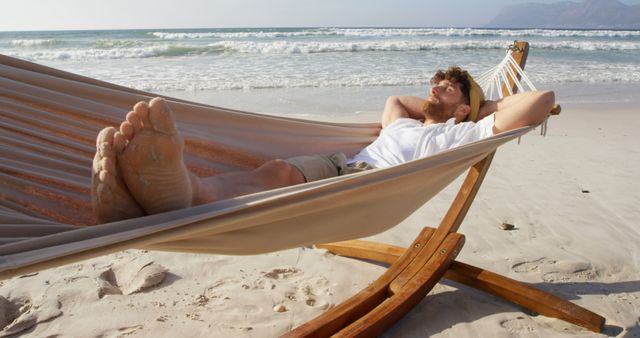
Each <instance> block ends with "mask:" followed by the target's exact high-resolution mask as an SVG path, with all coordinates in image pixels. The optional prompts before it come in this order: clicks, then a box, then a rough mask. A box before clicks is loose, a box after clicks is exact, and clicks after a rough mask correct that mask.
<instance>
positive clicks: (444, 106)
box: [422, 67, 484, 123]
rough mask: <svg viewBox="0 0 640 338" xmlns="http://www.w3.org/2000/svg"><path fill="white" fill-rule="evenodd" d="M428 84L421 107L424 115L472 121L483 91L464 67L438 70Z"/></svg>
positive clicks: (481, 99)
mask: <svg viewBox="0 0 640 338" xmlns="http://www.w3.org/2000/svg"><path fill="white" fill-rule="evenodd" d="M431 86H432V87H431V91H430V92H429V95H428V97H427V99H426V101H425V103H424V105H423V107H422V111H423V113H424V114H425V116H426V117H427V118H429V119H433V120H437V121H442V122H444V121H446V120H448V119H450V118H451V117H455V119H456V123H457V122H461V121H467V120H468V121H475V120H476V118H477V116H478V112H479V111H480V106H481V104H482V102H483V101H484V93H483V92H482V89H481V88H480V86H479V85H478V84H477V83H476V82H475V80H473V78H472V77H471V75H470V74H469V73H468V72H467V71H466V70H463V69H462V68H460V67H449V69H447V70H446V71H443V70H439V71H437V72H436V74H435V75H434V76H433V78H431Z"/></svg>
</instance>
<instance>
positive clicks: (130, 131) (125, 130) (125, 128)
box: [120, 121, 139, 140]
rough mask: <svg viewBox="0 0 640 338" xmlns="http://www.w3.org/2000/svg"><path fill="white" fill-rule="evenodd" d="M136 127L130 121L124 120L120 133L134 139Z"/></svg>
mask: <svg viewBox="0 0 640 338" xmlns="http://www.w3.org/2000/svg"><path fill="white" fill-rule="evenodd" d="M135 129H136V128H135V127H134V126H133V125H132V124H131V123H129V121H124V122H122V123H121V124H120V134H122V135H123V136H124V137H125V138H126V139H127V140H131V139H133V135H134V131H135ZM138 130H139V129H138Z"/></svg>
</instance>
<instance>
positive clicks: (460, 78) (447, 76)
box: [431, 67, 471, 104]
mask: <svg viewBox="0 0 640 338" xmlns="http://www.w3.org/2000/svg"><path fill="white" fill-rule="evenodd" d="M468 75H469V74H468V73H467V71H466V70H464V69H462V68H460V67H449V68H448V69H447V70H446V71H444V70H442V69H440V70H438V71H437V72H436V74H435V75H434V76H433V77H432V78H431V85H432V86H435V85H437V84H438V83H440V81H443V80H449V81H451V82H453V83H459V84H460V87H461V88H460V89H461V90H462V95H464V99H465V102H464V103H465V104H469V102H470V101H471V99H470V97H469V88H471V84H470V83H469V78H468Z"/></svg>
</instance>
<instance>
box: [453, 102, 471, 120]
mask: <svg viewBox="0 0 640 338" xmlns="http://www.w3.org/2000/svg"><path fill="white" fill-rule="evenodd" d="M470 113H471V106H470V105H468V104H461V105H459V106H458V108H456V111H455V112H454V113H453V117H455V118H456V123H459V122H462V121H464V120H466V119H467V116H469V114H470Z"/></svg>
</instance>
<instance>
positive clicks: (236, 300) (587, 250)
mask: <svg viewBox="0 0 640 338" xmlns="http://www.w3.org/2000/svg"><path fill="white" fill-rule="evenodd" d="M577 101H579V100H577ZM561 103H563V102H562V101H561ZM260 104H262V103H260ZM366 108H367V109H368V108H369V107H368V106H367V107H366ZM372 116H373V115H371V114H359V115H356V114H352V115H350V116H348V117H345V116H333V117H331V118H332V119H335V120H342V119H355V120H367V119H371V118H375V117H372ZM639 128H640V111H639V109H638V108H637V105H635V104H633V103H628V102H627V103H625V102H618V103H617V104H611V103H597V102H596V103H590V104H578V103H575V102H567V103H566V104H564V110H563V113H562V114H561V115H560V116H558V117H554V118H553V119H552V121H551V123H550V126H549V132H548V134H547V136H546V137H540V136H539V135H537V134H536V133H535V132H532V133H530V134H528V135H526V136H525V137H523V138H522V142H521V144H520V145H518V144H517V142H511V143H509V144H507V145H505V146H503V147H501V148H500V150H499V151H498V153H497V155H496V157H495V159H494V161H493V165H492V167H491V169H490V171H489V174H488V175H487V178H486V180H485V183H484V184H483V186H482V188H481V190H480V192H479V194H478V196H477V199H476V202H475V203H474V205H473V207H472V208H471V210H470V211H469V214H468V216H467V218H466V220H465V222H464V224H463V226H462V228H461V230H460V232H462V233H463V234H465V235H466V244H465V247H464V248H463V250H462V252H461V254H460V255H459V256H458V260H460V261H462V262H466V263H469V264H472V265H476V266H479V267H482V268H486V269H489V270H491V271H494V272H497V273H500V274H504V275H506V276H508V277H511V278H514V279H517V280H520V281H524V282H527V283H531V284H533V285H534V286H537V287H539V288H541V289H543V290H546V291H550V292H552V293H554V294H556V295H558V296H560V297H562V298H565V299H568V300H571V301H573V302H575V303H577V304H579V305H581V306H584V307H586V308H588V309H590V310H592V311H595V312H597V313H598V314H600V315H602V316H604V317H605V318H606V320H607V322H606V324H607V326H606V328H605V333H606V335H609V336H618V337H638V336H640V325H639V316H640V244H639V243H640V230H639V229H640V228H639V226H638V222H639V220H640V208H639V207H638V205H640V183H639V180H638V177H640V153H639V152H640V151H639V150H638V147H637V139H636V138H637V135H638V129H639ZM457 183H459V182H457ZM456 191H457V186H456V184H454V185H453V186H450V187H448V188H447V189H446V190H445V191H443V192H442V193H441V194H440V195H438V196H437V197H436V198H434V199H433V200H432V201H431V202H429V203H428V204H427V205H425V206H423V207H422V208H421V209H419V210H417V211H416V212H415V213H414V214H413V215H411V216H410V217H409V218H408V219H407V220H405V221H404V222H402V223H401V224H399V225H398V226H396V227H394V228H393V229H391V230H389V231H387V232H384V233H382V234H379V235H377V236H374V237H373V238H372V239H373V240H376V241H381V242H387V243H392V244H396V245H407V244H409V243H410V242H411V241H412V239H413V238H414V237H415V235H416V234H417V233H418V231H419V230H420V229H421V228H422V227H423V226H435V225H437V224H438V222H439V217H440V216H441V215H443V213H444V211H445V210H446V208H447V207H448V205H449V202H450V200H451V199H452V197H453V195H454V194H455V192H456ZM504 222H506V223H510V224H513V225H514V226H515V228H514V229H513V230H509V231H507V230H503V229H501V228H500V225H501V224H502V223H504ZM384 270H385V267H384V266H381V265H375V264H370V263H367V262H362V261H357V260H350V259H345V258H341V257H337V256H334V255H331V254H329V253H327V252H326V251H324V250H317V249H312V248H300V249H293V250H287V251H282V252H275V253H271V254H266V255H259V256H241V257H237V256H217V255H197V254H180V253H167V252H154V251H145V250H134V249H132V250H127V251H123V252H118V253H115V254H112V255H108V256H103V257H99V258H95V259H91V260H87V261H83V262H79V263H77V264H71V265H67V266H62V267H59V268H55V269H49V270H45V271H41V272H39V273H36V274H31V275H26V276H22V277H19V278H14V279H11V280H6V281H1V282H0V327H4V329H3V330H0V336H2V335H7V334H12V333H16V334H17V335H23V336H25V337H125V336H127V337H147V336H149V337H197V336H201V337H272V336H277V335H279V334H282V333H284V332H286V331H287V330H289V329H291V328H293V327H295V326H297V325H299V324H301V323H303V322H305V321H307V320H309V319H311V318H313V317H315V316H317V315H318V314H320V313H322V312H323V311H325V310H327V309H329V308H331V307H332V306H335V305H336V304H338V303H339V302H340V301H342V300H344V299H346V298H347V297H349V296H350V295H352V294H354V293H355V292H357V291H358V290H360V289H362V288H363V287H365V286H366V285H367V284H368V283H370V282H371V281H373V280H375V278H377V277H378V276H379V275H380V274H381V273H383V271H384ZM384 336H385V337H426V336H434V337H478V336H482V337H600V336H603V335H599V334H595V333H591V332H589V331H586V330H584V329H581V328H579V327H577V326H574V325H571V324H568V323H566V322H563V321H561V320H557V319H553V318H548V317H544V316H535V315H533V314H531V313H529V312H527V311H523V310H522V309H521V308H520V307H518V306H516V305H513V304H509V303H507V302H505V301H503V300H500V299H498V298H495V297H493V296H489V295H487V294H484V293H482V292H480V291H477V290H473V289H469V288H467V287H464V286H461V285H458V284H456V283H454V282H450V281H446V280H445V281H442V282H441V283H439V284H437V285H436V287H435V288H434V289H433V291H432V292H431V293H430V294H429V295H428V296H427V297H426V298H425V299H423V300H422V302H421V303H420V304H418V305H417V307H416V308H415V309H414V310H412V311H411V312H410V313H409V314H408V315H407V316H406V317H405V318H404V319H402V320H401V321H400V322H398V323H397V324H396V325H395V326H394V327H392V328H391V329H390V330H388V331H387V332H386V333H385V334H384Z"/></svg>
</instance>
